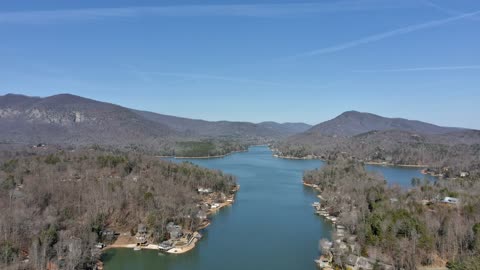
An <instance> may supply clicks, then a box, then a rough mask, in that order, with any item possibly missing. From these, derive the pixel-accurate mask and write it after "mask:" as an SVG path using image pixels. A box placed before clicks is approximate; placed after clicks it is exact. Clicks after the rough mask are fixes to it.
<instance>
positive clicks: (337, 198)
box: [303, 160, 480, 269]
mask: <svg viewBox="0 0 480 270" xmlns="http://www.w3.org/2000/svg"><path fill="white" fill-rule="evenodd" d="M303 180H304V183H306V184H308V185H310V186H312V187H314V188H316V189H317V190H318V191H319V192H320V195H321V197H322V198H323V199H322V200H321V202H320V203H321V207H322V209H324V210H325V211H326V212H327V213H328V215H330V216H334V217H335V218H336V220H337V224H341V226H342V227H344V228H345V232H342V237H340V236H339V235H340V234H338V233H334V234H333V236H332V237H333V239H332V240H333V246H332V247H331V249H328V248H327V249H324V250H322V252H323V254H324V256H332V258H331V259H332V260H333V264H335V265H339V266H347V265H349V263H350V261H351V258H352V256H351V255H354V257H365V258H368V259H369V260H370V261H373V262H374V263H373V264H375V263H376V265H377V267H380V266H381V265H390V266H393V267H394V268H395V269H416V268H417V267H419V266H431V265H434V266H437V267H439V266H447V267H449V268H450V269H477V268H475V267H477V266H478V265H479V264H480V260H479V258H480V210H479V209H480V196H479V195H480V181H478V180H479V179H472V178H469V179H456V180H446V179H439V180H437V181H436V182H430V181H428V180H427V179H416V178H414V179H412V184H413V188H411V189H409V190H404V189H401V188H400V187H388V186H387V185H386V181H385V179H384V178H383V177H382V176H380V175H376V174H374V173H371V172H367V171H365V168H364V166H363V164H362V163H359V162H357V161H352V160H342V161H336V162H329V164H328V165H326V166H325V167H323V168H321V169H318V170H314V171H308V172H306V173H305V175H304V178H303ZM446 198H453V199H452V201H447V200H446ZM448 200H450V199H448ZM453 201H454V203H452V202H453ZM344 234H345V235H344ZM338 239H340V240H338ZM337 240H338V241H337ZM378 269H381V268H378Z"/></svg>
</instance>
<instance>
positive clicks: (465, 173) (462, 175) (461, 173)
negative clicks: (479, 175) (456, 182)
mask: <svg viewBox="0 0 480 270" xmlns="http://www.w3.org/2000/svg"><path fill="white" fill-rule="evenodd" d="M468 176H470V173H469V172H460V177H468Z"/></svg>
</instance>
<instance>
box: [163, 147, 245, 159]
mask: <svg viewBox="0 0 480 270" xmlns="http://www.w3.org/2000/svg"><path fill="white" fill-rule="evenodd" d="M244 152H248V149H247V150H235V151H231V152H228V153H226V154H223V155H216V156H198V157H182V156H180V157H179V156H155V157H157V158H174V159H214V158H224V157H227V156H229V155H233V154H235V153H244Z"/></svg>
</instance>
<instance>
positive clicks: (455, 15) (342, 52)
mask: <svg viewBox="0 0 480 270" xmlns="http://www.w3.org/2000/svg"><path fill="white" fill-rule="evenodd" d="M479 29H480V2H479V1H477V0H475V1H474V0H471V1H464V0H459V1H446V0H402V1H393V0H342V1H333V0H323V1H312V0H311V1H309V2H300V1H282V0H277V1H252V0H250V1H245V0H243V1H231V0H229V1H226V0H223V1H208V0H202V1H179V0H177V1H131V0H115V1H113V0H110V1H98V0H83V1H64V0H61V1H52V0H42V1H38V0H30V1H22V0H18V1H1V2H0V36H1V42H0V94H5V93H11V92H13V93H21V94H26V95H34V96H48V95H52V94H57V93H73V94H77V95H81V96H85V97H89V98H94V99H98V100H102V101H108V102H112V103H116V104H120V105H123V106H126V107H132V108H137V109H144V110H150V111H155V112H159V113H164V114H170V115H178V116H185V117H191V118H202V119H206V120H243V121H253V122H260V121H266V120H273V121H278V122H307V123H311V124H315V123H319V122H322V121H324V120H327V119H330V118H333V117H335V116H336V115H338V114H340V113H342V112H343V111H346V110H359V111H367V112H372V113H377V114H380V115H384V116H390V117H394V116H395V117H397V116H398V117H405V118H410V119H418V120H423V121H428V122H433V123H436V124H440V125H449V126H463V127H470V128H476V129H480V117H479V116H480V106H479V102H480V87H479V86H480V30H479Z"/></svg>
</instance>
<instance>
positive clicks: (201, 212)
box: [197, 210, 207, 220]
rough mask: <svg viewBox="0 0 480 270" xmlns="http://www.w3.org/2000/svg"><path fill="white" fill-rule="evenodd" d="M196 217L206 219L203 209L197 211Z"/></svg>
mask: <svg viewBox="0 0 480 270" xmlns="http://www.w3.org/2000/svg"><path fill="white" fill-rule="evenodd" d="M197 218H198V219H200V220H205V219H207V213H206V212H205V211H203V210H200V211H198V213H197Z"/></svg>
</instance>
